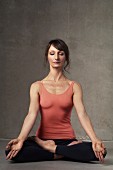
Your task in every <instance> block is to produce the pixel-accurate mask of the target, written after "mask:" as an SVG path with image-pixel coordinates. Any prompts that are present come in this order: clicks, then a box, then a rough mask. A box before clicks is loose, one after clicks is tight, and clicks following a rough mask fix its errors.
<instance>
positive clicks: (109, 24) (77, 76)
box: [0, 0, 113, 140]
mask: <svg viewBox="0 0 113 170" xmlns="http://www.w3.org/2000/svg"><path fill="white" fill-rule="evenodd" d="M53 38H61V39H63V40H64V41H66V43H67V44H68V45H69V48H70V57H71V70H70V74H69V75H67V76H68V77H69V78H70V79H73V80H75V81H78V82H79V83H81V85H82V88H83V92H84V103H85V106H86V110H87V112H88V114H89V116H90V117H91V120H92V123H93V125H94V128H95V131H96V133H97V135H98V136H99V137H100V138H102V139H103V140H113V104H112V100H113V90H112V88H113V76H112V74H113V0H57V1H55V0H32V1H30V0H19V1H18V0H0V57H1V60H0V71H1V72H0V94H1V95H0V98H1V102H0V105H1V106H0V137H1V138H14V137H17V135H18V133H19V132H20V129H21V126H22V124H23V120H24V117H25V115H26V114H27V111H28V107H29V88H30V85H31V83H32V82H34V81H36V80H40V79H42V78H43V77H44V76H45V75H46V74H47V69H45V67H44V66H43V59H44V50H45V46H46V44H47V42H48V41H49V40H50V39H53ZM39 120H40V116H39V117H38V119H37V121H36V123H35V126H34V128H33V130H32V132H31V134H34V133H35V131H36V129H37V127H38V124H39ZM72 124H73V128H74V129H75V131H76V134H77V136H78V137H80V138H81V137H86V134H85V132H84V130H83V129H82V128H81V125H80V123H79V121H78V118H77V116H76V113H75V110H74V109H73V113H72Z"/></svg>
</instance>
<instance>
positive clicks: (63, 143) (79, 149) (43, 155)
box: [5, 139, 106, 162]
mask: <svg viewBox="0 0 113 170" xmlns="http://www.w3.org/2000/svg"><path fill="white" fill-rule="evenodd" d="M72 141H77V140H76V139H68V140H64V139H55V140H54V142H55V144H56V145H57V148H56V154H58V155H62V156H63V158H62V160H72V161H80V162H90V161H98V159H97V158H96V156H95V154H94V152H93V149H92V143H91V142H82V143H79V144H74V145H71V146H67V145H68V144H69V143H71V142H72ZM9 151H10V150H5V154H6V156H7V155H8V153H9ZM105 155H106V153H105V154H104V157H105ZM47 160H54V153H51V152H49V151H47V150H44V149H43V148H41V147H40V146H39V145H38V144H37V143H36V142H35V141H32V140H29V139H27V140H25V141H24V144H23V147H22V149H21V150H20V151H19V152H18V154H17V155H16V156H15V157H14V158H12V161H14V162H35V161H47Z"/></svg>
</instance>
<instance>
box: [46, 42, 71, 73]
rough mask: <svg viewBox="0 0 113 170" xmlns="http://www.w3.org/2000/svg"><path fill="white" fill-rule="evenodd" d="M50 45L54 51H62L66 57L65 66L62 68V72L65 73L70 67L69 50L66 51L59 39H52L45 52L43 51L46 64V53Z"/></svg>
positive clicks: (65, 46) (63, 43)
mask: <svg viewBox="0 0 113 170" xmlns="http://www.w3.org/2000/svg"><path fill="white" fill-rule="evenodd" d="M51 45H53V46H54V47H55V48H56V49H58V50H60V51H64V53H65V57H66V64H65V66H64V71H67V69H68V68H69V67H70V59H69V49H68V46H67V44H66V43H65V42H64V41H63V40H61V39H54V40H51V41H49V43H48V45H47V46H46V50H45V60H46V63H47V62H48V51H49V48H50V46H51ZM67 72H68V71H67Z"/></svg>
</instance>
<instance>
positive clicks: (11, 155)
mask: <svg viewBox="0 0 113 170" xmlns="http://www.w3.org/2000/svg"><path fill="white" fill-rule="evenodd" d="M14 153H15V151H14V150H13V151H12V152H11V154H10V157H9V159H12V157H13V154H14Z"/></svg>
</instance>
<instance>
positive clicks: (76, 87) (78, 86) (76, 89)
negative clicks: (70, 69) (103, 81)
mask: <svg viewBox="0 0 113 170" xmlns="http://www.w3.org/2000/svg"><path fill="white" fill-rule="evenodd" d="M73 91H74V92H75V93H77V92H78V93H82V86H81V84H80V83H79V82H76V81H74V85H73Z"/></svg>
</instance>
